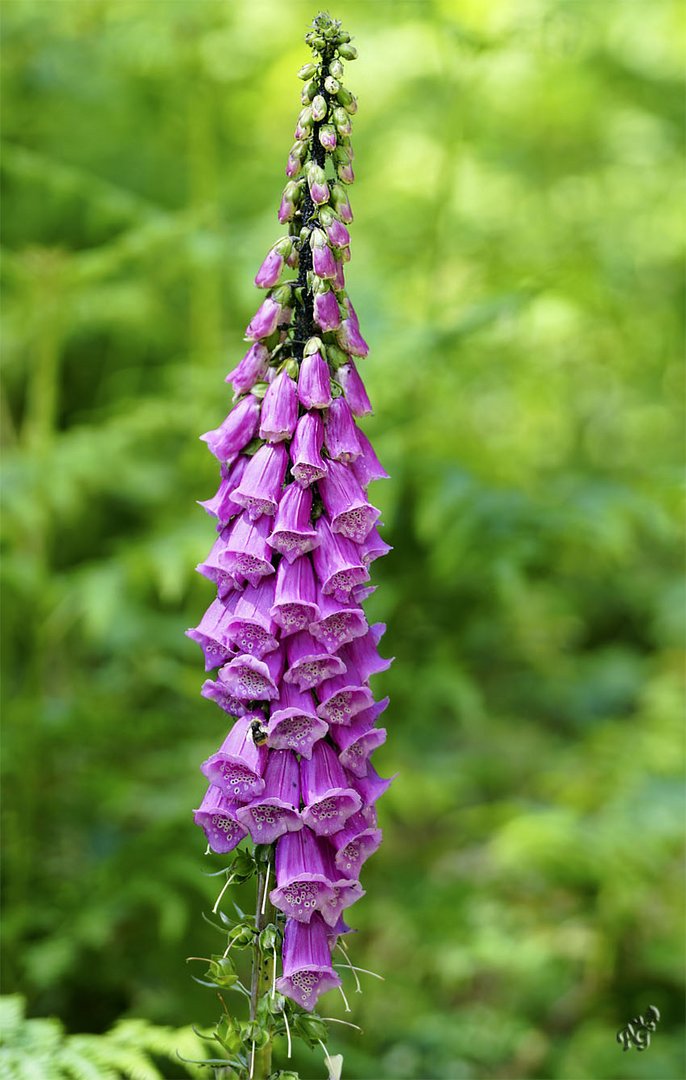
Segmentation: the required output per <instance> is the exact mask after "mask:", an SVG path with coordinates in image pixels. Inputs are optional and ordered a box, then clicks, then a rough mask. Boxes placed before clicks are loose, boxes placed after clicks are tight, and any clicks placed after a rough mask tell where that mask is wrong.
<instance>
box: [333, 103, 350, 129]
mask: <svg viewBox="0 0 686 1080" xmlns="http://www.w3.org/2000/svg"><path fill="white" fill-rule="evenodd" d="M332 119H333V122H334V124H335V125H336V129H337V131H338V133H339V135H350V133H351V131H352V129H353V126H352V123H351V120H350V117H349V115H348V113H347V112H346V111H345V109H344V108H343V106H342V105H337V106H336V108H335V109H334V111H333V113H332Z"/></svg>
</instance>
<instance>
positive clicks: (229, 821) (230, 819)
mask: <svg viewBox="0 0 686 1080" xmlns="http://www.w3.org/2000/svg"><path fill="white" fill-rule="evenodd" d="M193 820H194V822H195V824H196V825H200V827H201V828H202V829H204V832H205V836H206V837H207V843H208V844H209V845H210V847H211V848H212V851H215V852H216V853H217V855H226V854H227V853H228V852H229V851H233V849H234V848H235V847H237V846H238V844H240V842H241V840H242V839H243V837H244V836H247V835H248V834H247V831H246V830H245V829H244V828H243V826H242V825H241V823H240V822H239V821H238V820H237V818H236V806H235V803H233V802H232V801H231V800H230V799H227V797H226V795H224V794H223V792H222V791H221V790H220V789H219V788H218V787H214V785H212V784H210V786H209V787H208V789H207V791H206V793H205V797H204V798H203V800H202V802H201V803H200V806H199V807H198V809H197V810H194V811H193Z"/></svg>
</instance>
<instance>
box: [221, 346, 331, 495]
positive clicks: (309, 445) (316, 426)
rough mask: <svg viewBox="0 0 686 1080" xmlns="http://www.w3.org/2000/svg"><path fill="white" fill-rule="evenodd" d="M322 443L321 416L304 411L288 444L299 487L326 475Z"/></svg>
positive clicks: (306, 485) (322, 426) (322, 427)
mask: <svg viewBox="0 0 686 1080" xmlns="http://www.w3.org/2000/svg"><path fill="white" fill-rule="evenodd" d="M308 359H309V357H308ZM301 372H302V369H301ZM323 443H324V424H323V422H322V418H321V416H319V415H318V414H317V413H315V412H312V413H304V414H303V415H302V416H301V417H300V419H299V420H298V423H297V424H296V427H295V433H294V435H293V441H292V442H291V446H290V452H291V472H292V474H293V479H294V480H295V482H296V483H297V484H300V486H301V487H309V485H310V484H313V483H314V482H315V480H321V478H322V476H326V472H327V468H326V462H325V461H324V458H323V457H322V455H321V449H322V445H323ZM239 460H240V459H239Z"/></svg>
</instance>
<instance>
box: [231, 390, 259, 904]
mask: <svg viewBox="0 0 686 1080" xmlns="http://www.w3.org/2000/svg"><path fill="white" fill-rule="evenodd" d="M266 385H267V384H266V383H265V386H266ZM255 397H264V394H256V395H255ZM263 445H264V439H260V438H259V436H258V435H256V436H255V438H254V439H251V440H250V442H249V443H248V444H247V446H244V447H243V449H242V450H241V454H245V455H246V457H253V455H254V454H256V453H257V451H258V450H259V449H260V447H261V446H263ZM254 873H255V871H254V870H253V871H252V873H251V874H248V877H241V878H237V877H234V879H233V880H234V881H236V882H237V883H238V884H240V883H241V882H242V881H247V880H248V878H250V877H252V874H254Z"/></svg>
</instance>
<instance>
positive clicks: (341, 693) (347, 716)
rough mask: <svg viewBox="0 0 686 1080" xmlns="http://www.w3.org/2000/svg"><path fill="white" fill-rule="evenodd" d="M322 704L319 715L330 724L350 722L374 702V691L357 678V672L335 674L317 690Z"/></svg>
mask: <svg viewBox="0 0 686 1080" xmlns="http://www.w3.org/2000/svg"><path fill="white" fill-rule="evenodd" d="M317 695H318V697H319V700H320V702H321V704H319V705H318V706H317V716H321V718H322V720H326V721H327V723H329V724H349V723H350V721H351V720H352V718H353V716H357V714H358V713H360V712H362V710H363V709H368V708H370V707H371V706H372V705H373V704H374V698H373V697H372V692H371V690H370V689H369V687H368V686H364V685H363V683H362V681H361V680H360V679H358V678H357V675H356V673H355V672H353V673H350V674H349V673H347V672H346V673H345V674H343V675H334V676H332V678H330V679H327V680H326V681H325V682H323V683H322V684H321V686H320V687H319V688H318V690H317Z"/></svg>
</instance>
